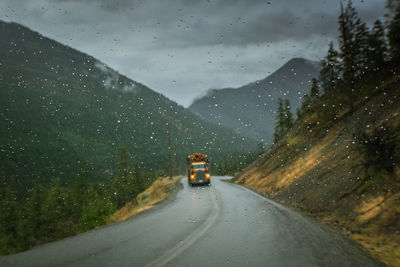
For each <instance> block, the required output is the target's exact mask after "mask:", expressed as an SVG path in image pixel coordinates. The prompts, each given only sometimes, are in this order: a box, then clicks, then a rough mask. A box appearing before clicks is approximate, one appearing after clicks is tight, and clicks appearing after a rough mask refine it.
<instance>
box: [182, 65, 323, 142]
mask: <svg viewBox="0 0 400 267" xmlns="http://www.w3.org/2000/svg"><path fill="white" fill-rule="evenodd" d="M320 68H321V67H320V63H319V62H315V61H310V60H307V59H304V58H293V59H291V60H289V61H288V62H287V63H285V64H284V65H283V66H282V67H280V68H279V69H278V70H276V71H275V72H274V73H272V74H271V75H269V76H268V77H266V78H264V79H262V80H259V81H255V82H252V83H249V84H247V85H244V86H242V87H239V88H224V89H212V90H209V91H208V92H207V93H206V94H205V95H204V96H202V97H200V98H198V99H195V100H194V102H193V103H192V104H191V105H190V106H189V109H190V110H191V111H192V112H193V113H195V114H197V115H199V116H200V117H201V118H203V119H205V120H207V121H209V122H211V123H213V124H216V125H220V126H224V127H227V128H231V129H233V130H234V131H236V132H237V133H238V134H240V135H243V136H247V137H250V138H253V139H255V140H264V141H267V142H272V137H273V132H274V123H275V111H276V109H277V101H278V98H288V99H289V100H290V103H291V106H292V111H293V112H295V110H296V107H298V106H299V105H300V104H301V101H302V96H303V95H304V94H305V93H308V91H309V89H310V87H311V79H312V78H314V77H317V76H318V74H319V71H320Z"/></svg>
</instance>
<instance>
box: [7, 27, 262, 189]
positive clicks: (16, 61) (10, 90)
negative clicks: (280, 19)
mask: <svg viewBox="0 0 400 267" xmlns="http://www.w3.org/2000/svg"><path fill="white" fill-rule="evenodd" d="M0 34H1V36H0V128H1V129H2V130H1V131H0V150H1V153H0V162H1V165H0V171H3V172H4V173H5V174H6V175H7V176H8V177H14V181H16V182H17V183H21V184H25V183H26V182H27V181H29V180H31V179H30V178H31V177H41V179H43V180H46V179H47V180H48V179H51V178H55V177H56V178H61V180H62V181H66V180H68V179H70V178H71V177H74V176H76V175H79V173H86V174H88V175H89V176H90V177H92V178H94V179H109V178H111V177H112V175H113V171H114V168H115V161H116V154H117V152H118V149H120V148H122V147H123V148H127V149H128V150H129V151H130V152H131V154H132V155H133V159H134V162H135V163H136V164H138V165H140V166H141V167H143V168H145V169H146V170H149V171H151V170H153V171H154V170H160V169H161V170H162V169H166V167H167V160H166V159H167V126H166V124H167V123H168V121H169V120H170V122H171V132H172V134H171V135H172V147H173V153H174V162H175V169H177V168H178V171H182V170H183V168H184V166H185V157H186V155H187V154H188V153H192V152H193V151H199V152H200V151H207V153H208V154H209V155H210V157H211V158H213V157H214V159H218V156H220V157H224V156H225V155H226V153H231V152H232V153H233V152H242V151H246V150H251V149H253V148H254V147H255V144H254V142H252V141H248V140H246V139H243V138H242V137H241V136H239V135H237V134H235V133H234V132H233V131H231V130H228V129H223V128H221V127H218V126H215V125H212V124H210V123H207V122H205V121H203V120H201V119H199V118H198V117H197V116H195V115H193V114H192V113H191V112H190V111H188V110H187V109H185V108H183V107H182V106H180V105H178V104H176V103H175V102H173V101H171V100H169V99H168V98H166V97H164V96H163V95H161V94H159V93H157V92H154V91H153V90H151V89H149V88H148V87H146V86H144V85H142V84H140V83H138V82H135V81H133V80H131V79H129V78H127V77H125V76H123V75H120V74H119V73H118V72H117V71H115V70H113V69H111V68H109V67H108V66H106V65H105V64H103V63H102V62H100V61H98V60H97V59H95V58H93V57H91V56H89V55H86V54H84V53H81V52H79V51H77V50H75V49H73V48H70V47H67V46H64V45H62V44H60V43H57V42H55V41H53V40H51V39H48V38H46V37H44V36H42V35H40V34H39V33H36V32H33V31H31V30H30V29H28V28H26V27H24V26H22V25H19V24H16V23H6V22H1V21H0ZM232 144H234V145H232ZM214 161H215V160H214ZM179 168H180V169H179ZM10 179H11V178H10Z"/></svg>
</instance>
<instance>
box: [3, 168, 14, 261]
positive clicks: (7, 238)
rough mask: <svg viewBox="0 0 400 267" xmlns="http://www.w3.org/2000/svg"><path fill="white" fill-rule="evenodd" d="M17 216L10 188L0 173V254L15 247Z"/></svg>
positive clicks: (12, 192)
mask: <svg viewBox="0 0 400 267" xmlns="http://www.w3.org/2000/svg"><path fill="white" fill-rule="evenodd" d="M17 227H18V214H17V202H16V199H15V194H14V191H13V190H12V188H11V187H10V186H9V184H8V183H7V181H6V178H5V176H4V174H2V173H0V253H6V252H7V251H8V250H9V249H10V248H13V247H15V246H16V241H17Z"/></svg>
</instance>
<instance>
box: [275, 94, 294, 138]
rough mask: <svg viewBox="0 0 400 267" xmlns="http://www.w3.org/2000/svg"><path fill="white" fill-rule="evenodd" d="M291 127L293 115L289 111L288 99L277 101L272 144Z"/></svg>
mask: <svg viewBox="0 0 400 267" xmlns="http://www.w3.org/2000/svg"><path fill="white" fill-rule="evenodd" d="M292 126H293V115H292V112H291V111H290V102H289V100H288V99H285V100H282V99H281V98H279V99H278V111H277V115H276V122H275V133H274V142H277V141H279V139H280V138H281V137H282V136H283V135H284V134H285V133H286V132H287V131H288V130H289V129H290V128H291V127H292Z"/></svg>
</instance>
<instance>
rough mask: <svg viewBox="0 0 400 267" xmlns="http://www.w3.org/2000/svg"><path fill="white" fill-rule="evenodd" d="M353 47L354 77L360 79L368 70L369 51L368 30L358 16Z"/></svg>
mask: <svg viewBox="0 0 400 267" xmlns="http://www.w3.org/2000/svg"><path fill="white" fill-rule="evenodd" d="M354 26H355V47H354V49H353V51H354V52H353V53H354V54H355V55H354V57H355V63H356V68H355V70H354V71H355V72H354V75H355V78H356V79H357V80H360V79H362V78H363V77H364V76H365V73H366V72H367V71H368V67H369V62H368V51H369V47H368V45H369V31H368V28H367V26H366V25H365V23H364V22H362V21H361V19H360V18H357V19H356V21H355V25H354Z"/></svg>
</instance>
